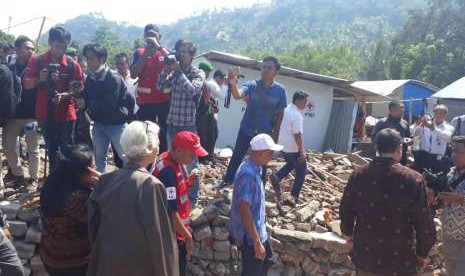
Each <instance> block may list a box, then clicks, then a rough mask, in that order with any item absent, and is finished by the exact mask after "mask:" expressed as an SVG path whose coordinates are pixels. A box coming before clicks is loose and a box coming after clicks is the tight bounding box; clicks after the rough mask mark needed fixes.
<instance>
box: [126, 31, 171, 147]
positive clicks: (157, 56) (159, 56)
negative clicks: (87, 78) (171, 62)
mask: <svg viewBox="0 0 465 276" xmlns="http://www.w3.org/2000/svg"><path fill="white" fill-rule="evenodd" d="M160 39H161V34H160V30H159V29H158V27H157V26H155V25H153V24H148V25H147V26H145V29H144V40H145V47H144V48H139V49H137V50H136V52H135V53H134V56H133V60H132V65H131V68H130V69H131V78H133V79H136V78H138V79H139V80H138V82H137V91H136V93H137V97H136V98H137V104H138V105H139V108H140V109H139V110H138V111H137V117H138V119H139V120H141V121H146V120H148V121H152V122H154V123H157V124H158V125H159V126H160V134H159V135H160V137H159V138H160V152H164V151H166V150H167V144H166V117H167V116H168V112H169V109H170V94H169V93H163V91H161V90H160V89H158V87H157V80H158V75H159V74H160V72H161V71H162V69H163V58H164V56H165V55H166V54H168V51H167V50H166V49H164V48H163V47H161V46H160Z"/></svg>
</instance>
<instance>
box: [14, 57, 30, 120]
mask: <svg viewBox="0 0 465 276" xmlns="http://www.w3.org/2000/svg"><path fill="white" fill-rule="evenodd" d="M26 66H27V63H26V64H24V65H19V64H18V63H17V62H15V63H13V64H10V65H9V68H10V70H11V72H12V73H13V75H14V76H15V77H19V78H21V79H23V77H24V75H25V73H26ZM36 101H37V90H36V89H29V90H25V89H24V87H23V89H22V92H21V101H20V102H19V103H18V105H17V106H16V111H15V116H14V117H15V118H18V119H34V118H35V113H36Z"/></svg>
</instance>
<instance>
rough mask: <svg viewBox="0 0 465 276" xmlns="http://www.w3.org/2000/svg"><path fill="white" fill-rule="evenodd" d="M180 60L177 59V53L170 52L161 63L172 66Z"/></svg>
mask: <svg viewBox="0 0 465 276" xmlns="http://www.w3.org/2000/svg"><path fill="white" fill-rule="evenodd" d="M179 60H180V58H179V55H178V53H176V52H171V53H169V54H167V55H165V57H164V59H163V62H164V63H165V65H168V66H169V65H173V64H175V63H176V62H178V61H179Z"/></svg>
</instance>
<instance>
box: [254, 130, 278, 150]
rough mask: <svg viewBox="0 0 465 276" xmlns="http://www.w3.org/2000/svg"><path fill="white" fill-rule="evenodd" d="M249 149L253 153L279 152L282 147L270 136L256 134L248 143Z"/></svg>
mask: <svg viewBox="0 0 465 276" xmlns="http://www.w3.org/2000/svg"><path fill="white" fill-rule="evenodd" d="M250 147H251V149H252V150H254V151H260V150H273V151H280V150H282V149H283V146H281V145H278V144H276V143H275V142H274V141H273V139H272V138H271V136H270V135H268V134H265V133H262V134H258V135H257V136H255V137H254V138H252V141H250Z"/></svg>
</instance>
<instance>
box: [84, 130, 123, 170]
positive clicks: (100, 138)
mask: <svg viewBox="0 0 465 276" xmlns="http://www.w3.org/2000/svg"><path fill="white" fill-rule="evenodd" d="M126 125H127V124H122V125H104V124H100V123H97V122H94V127H93V128H92V139H93V140H94V149H95V164H96V165H97V171H99V172H101V173H105V170H106V167H107V154H108V147H109V145H110V142H111V143H112V144H113V145H114V147H115V149H116V152H117V153H118V156H119V157H120V158H121V159H122V160H123V162H126V161H127V159H126V156H124V155H123V149H122V148H121V143H120V139H121V134H122V133H123V130H124V129H125V128H126Z"/></svg>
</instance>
